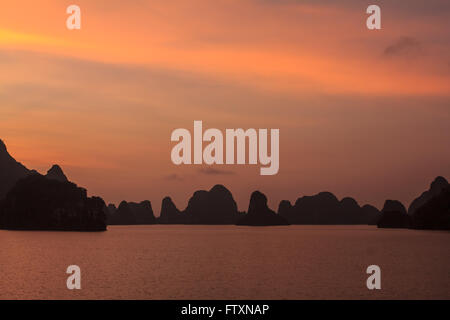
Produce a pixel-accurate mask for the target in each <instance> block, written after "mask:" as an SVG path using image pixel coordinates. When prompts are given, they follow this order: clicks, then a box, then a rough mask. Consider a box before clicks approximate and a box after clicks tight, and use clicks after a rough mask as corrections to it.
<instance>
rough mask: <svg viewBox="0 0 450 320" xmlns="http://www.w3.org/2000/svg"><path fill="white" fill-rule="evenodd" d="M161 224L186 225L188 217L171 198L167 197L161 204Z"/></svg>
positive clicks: (159, 221) (159, 220)
mask: <svg viewBox="0 0 450 320" xmlns="http://www.w3.org/2000/svg"><path fill="white" fill-rule="evenodd" d="M158 223H160V224H185V223H187V220H186V216H185V215H184V214H183V213H182V212H181V211H180V210H178V208H177V207H176V206H175V204H174V203H173V201H172V199H171V198H170V197H165V198H164V199H163V200H162V204H161V213H160V216H159V219H158Z"/></svg>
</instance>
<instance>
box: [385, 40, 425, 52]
mask: <svg viewBox="0 0 450 320" xmlns="http://www.w3.org/2000/svg"><path fill="white" fill-rule="evenodd" d="M422 52H423V48H422V44H421V43H420V42H419V41H418V40H416V39H415V38H412V37H400V38H398V39H397V40H396V41H395V42H394V43H393V44H391V45H389V46H387V47H386V48H385V49H384V55H386V56H399V55H402V56H405V55H406V56H417V55H419V54H421V53H422Z"/></svg>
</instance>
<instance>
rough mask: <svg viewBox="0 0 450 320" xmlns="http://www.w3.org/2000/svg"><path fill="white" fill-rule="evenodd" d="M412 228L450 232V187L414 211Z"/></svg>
mask: <svg viewBox="0 0 450 320" xmlns="http://www.w3.org/2000/svg"><path fill="white" fill-rule="evenodd" d="M411 228H414V229H428V230H450V186H447V187H445V188H444V189H442V190H441V192H440V193H439V194H437V195H436V196H434V197H432V198H431V199H430V200H428V201H427V202H426V203H425V204H424V205H422V206H420V207H419V208H417V209H416V210H414V212H413V214H412V215H411Z"/></svg>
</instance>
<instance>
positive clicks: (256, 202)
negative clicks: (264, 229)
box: [236, 191, 289, 226]
mask: <svg viewBox="0 0 450 320" xmlns="http://www.w3.org/2000/svg"><path fill="white" fill-rule="evenodd" d="M236 224H237V225H238V226H282V225H284V226H286V225H289V222H287V221H286V219H284V218H283V217H282V216H280V215H278V214H276V213H275V212H274V211H272V210H271V209H270V208H269V207H268V206H267V197H266V196H265V195H264V194H263V193H261V192H259V191H255V192H253V193H252V195H251V197H250V204H249V206H248V212H247V214H246V215H244V217H243V218H241V219H240V220H239V221H238V222H237V223H236Z"/></svg>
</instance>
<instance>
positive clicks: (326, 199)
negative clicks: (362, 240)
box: [278, 192, 380, 225]
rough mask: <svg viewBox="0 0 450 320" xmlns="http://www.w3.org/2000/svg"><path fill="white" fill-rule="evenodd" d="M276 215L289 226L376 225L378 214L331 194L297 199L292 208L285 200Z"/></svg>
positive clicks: (373, 209)
mask: <svg viewBox="0 0 450 320" xmlns="http://www.w3.org/2000/svg"><path fill="white" fill-rule="evenodd" d="M278 214H280V215H281V216H282V217H284V218H285V219H286V220H287V221H289V222H290V223H291V224H309V225H315V224H319V225H320V224H331V225H337V224H349V225H352V224H353V225H354V224H363V225H367V224H376V222H377V221H378V218H379V216H380V212H379V211H378V209H376V208H375V207H373V206H369V207H367V206H364V207H362V208H361V207H360V205H359V204H358V202H356V200H355V199H353V198H349V197H347V198H343V199H342V200H341V201H339V200H338V199H337V198H336V196H335V195H334V194H332V193H331V192H320V193H318V194H316V195H313V196H304V197H301V198H298V199H297V201H296V202H295V204H294V205H293V206H292V205H291V203H290V202H289V201H287V200H283V201H281V202H280V205H279V207H278Z"/></svg>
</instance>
